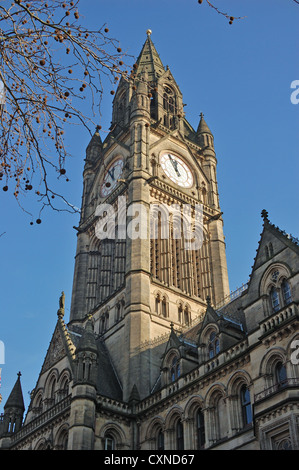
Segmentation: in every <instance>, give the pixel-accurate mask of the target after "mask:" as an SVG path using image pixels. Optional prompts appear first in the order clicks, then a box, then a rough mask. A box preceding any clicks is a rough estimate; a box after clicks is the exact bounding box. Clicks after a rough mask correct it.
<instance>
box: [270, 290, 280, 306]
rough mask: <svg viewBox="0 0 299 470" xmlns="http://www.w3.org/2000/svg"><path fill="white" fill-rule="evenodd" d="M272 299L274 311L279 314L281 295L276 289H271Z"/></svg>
mask: <svg viewBox="0 0 299 470" xmlns="http://www.w3.org/2000/svg"><path fill="white" fill-rule="evenodd" d="M270 298H271V305H272V311H273V312H278V310H279V309H280V304H279V295H278V292H277V289H276V288H275V287H272V288H271V291H270Z"/></svg>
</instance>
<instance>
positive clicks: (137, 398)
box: [129, 384, 140, 405]
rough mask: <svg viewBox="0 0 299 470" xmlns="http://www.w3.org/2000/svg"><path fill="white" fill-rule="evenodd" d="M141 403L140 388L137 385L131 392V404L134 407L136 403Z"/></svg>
mask: <svg viewBox="0 0 299 470" xmlns="http://www.w3.org/2000/svg"><path fill="white" fill-rule="evenodd" d="M139 401H140V395H139V392H138V388H137V386H136V384H134V385H133V387H132V390H131V394H130V397H129V404H130V405H132V404H134V403H138V402H139Z"/></svg>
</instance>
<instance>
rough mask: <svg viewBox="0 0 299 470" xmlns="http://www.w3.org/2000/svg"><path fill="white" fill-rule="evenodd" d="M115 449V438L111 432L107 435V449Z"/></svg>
mask: <svg viewBox="0 0 299 470" xmlns="http://www.w3.org/2000/svg"><path fill="white" fill-rule="evenodd" d="M114 449H115V440H114V438H113V436H111V434H106V435H105V450H114Z"/></svg>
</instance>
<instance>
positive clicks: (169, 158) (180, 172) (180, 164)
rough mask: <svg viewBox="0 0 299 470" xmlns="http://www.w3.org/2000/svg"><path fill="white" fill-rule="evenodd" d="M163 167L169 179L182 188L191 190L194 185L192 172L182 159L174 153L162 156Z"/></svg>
mask: <svg viewBox="0 0 299 470" xmlns="http://www.w3.org/2000/svg"><path fill="white" fill-rule="evenodd" d="M161 166H162V168H163V170H164V172H165V174H166V175H167V176H168V178H170V179H171V180H172V181H173V182H174V183H176V184H178V185H179V186H181V187H182V188H191V186H192V185H193V176H192V172H191V170H190V169H189V167H188V166H187V165H186V163H185V162H184V161H183V160H182V159H181V158H179V157H177V156H175V155H173V154H172V153H164V154H163V155H162V156H161Z"/></svg>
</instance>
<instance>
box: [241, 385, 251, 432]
mask: <svg viewBox="0 0 299 470" xmlns="http://www.w3.org/2000/svg"><path fill="white" fill-rule="evenodd" d="M240 398H241V409H242V419H243V425H244V426H246V425H247V424H250V423H251V422H252V410H251V401H250V393H249V390H248V387H247V386H246V385H245V384H244V385H242V387H241V397H240Z"/></svg>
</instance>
